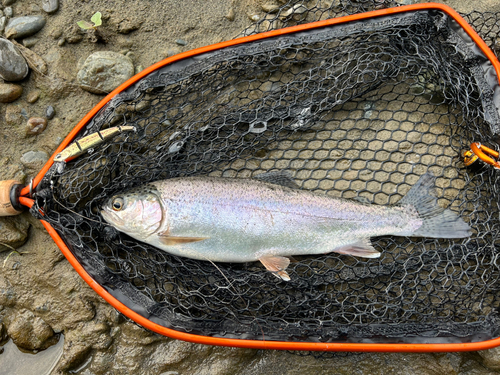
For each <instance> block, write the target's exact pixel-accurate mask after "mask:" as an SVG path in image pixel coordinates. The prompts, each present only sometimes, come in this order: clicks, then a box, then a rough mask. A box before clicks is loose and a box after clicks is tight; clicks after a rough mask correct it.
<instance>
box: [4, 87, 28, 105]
mask: <svg viewBox="0 0 500 375" xmlns="http://www.w3.org/2000/svg"><path fill="white" fill-rule="evenodd" d="M22 93H23V88H22V86H20V85H15V84H13V83H0V103H11V102H13V101H14V100H16V99H17V98H19V97H20V96H21V94H22Z"/></svg>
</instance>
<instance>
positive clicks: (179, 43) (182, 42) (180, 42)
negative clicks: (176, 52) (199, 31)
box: [175, 39, 188, 46]
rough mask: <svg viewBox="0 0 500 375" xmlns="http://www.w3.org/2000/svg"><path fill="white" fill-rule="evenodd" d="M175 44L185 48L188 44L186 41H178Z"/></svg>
mask: <svg viewBox="0 0 500 375" xmlns="http://www.w3.org/2000/svg"><path fill="white" fill-rule="evenodd" d="M175 43H177V44H178V45H180V46H185V45H187V44H188V43H187V42H186V41H185V40H184V39H177V40H176V41H175Z"/></svg>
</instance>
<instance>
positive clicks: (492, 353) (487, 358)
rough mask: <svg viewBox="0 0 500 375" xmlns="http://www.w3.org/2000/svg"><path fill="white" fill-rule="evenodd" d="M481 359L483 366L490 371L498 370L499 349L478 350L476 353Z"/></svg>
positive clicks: (499, 368)
mask: <svg viewBox="0 0 500 375" xmlns="http://www.w3.org/2000/svg"><path fill="white" fill-rule="evenodd" d="M477 353H478V354H479V355H480V356H481V357H482V358H483V364H484V365H485V366H486V367H488V368H489V369H490V370H500V348H499V347H496V348H492V349H487V350H480V351H478V352H477Z"/></svg>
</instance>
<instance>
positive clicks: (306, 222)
mask: <svg viewBox="0 0 500 375" xmlns="http://www.w3.org/2000/svg"><path fill="white" fill-rule="evenodd" d="M157 189H158V190H159V191H160V193H161V198H162V204H163V207H164V210H165V220H164V221H165V222H164V223H163V225H162V231H163V235H164V234H165V233H167V234H168V235H169V236H173V237H184V238H186V237H193V238H204V239H203V240H201V241H195V242H189V243H182V244H178V245H177V244H176V245H164V244H163V243H161V238H160V237H159V236H155V235H153V236H151V237H150V239H149V241H148V242H149V243H151V244H152V245H154V246H156V247H159V248H161V249H163V250H165V251H167V252H169V253H172V254H175V255H180V256H184V257H189V258H194V259H203V260H211V261H215V262H248V261H255V260H257V259H259V258H260V257H262V256H264V255H281V256H287V255H306V254H322V253H328V252H331V251H333V250H335V249H337V248H340V247H343V246H347V245H350V244H354V243H356V242H358V241H359V240H361V239H367V238H369V237H373V236H380V235H386V234H397V233H398V232H403V231H405V230H408V222H410V221H411V218H408V217H407V216H408V214H407V213H406V212H405V211H404V210H403V209H402V208H399V207H385V206H375V205H363V204H360V203H357V202H353V201H346V200H340V199H335V198H332V197H328V196H326V195H324V194H316V193H313V192H310V191H302V190H298V189H290V188H285V187H281V186H276V185H270V184H267V183H263V182H259V181H251V182H248V181H247V180H241V181H240V180H237V179H217V178H200V179H196V178H195V179H189V180H186V179H184V180H181V179H171V180H166V181H162V182H159V183H158V185H157ZM410 225H411V223H410Z"/></svg>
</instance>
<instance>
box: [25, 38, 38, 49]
mask: <svg viewBox="0 0 500 375" xmlns="http://www.w3.org/2000/svg"><path fill="white" fill-rule="evenodd" d="M36 42H38V38H35V37H33V36H32V37H29V38H24V39H23V46H25V47H27V48H31V47H33V46H34V45H35V44H36Z"/></svg>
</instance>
